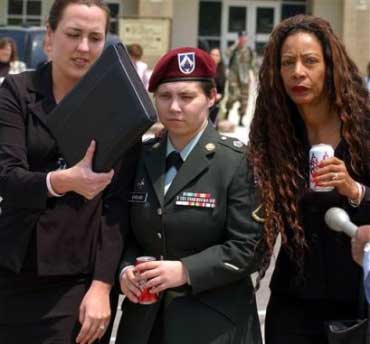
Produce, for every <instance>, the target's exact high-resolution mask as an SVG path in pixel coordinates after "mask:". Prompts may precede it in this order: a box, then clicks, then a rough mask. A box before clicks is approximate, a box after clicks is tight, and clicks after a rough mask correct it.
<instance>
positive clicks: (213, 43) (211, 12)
mask: <svg viewBox="0 0 370 344" xmlns="http://www.w3.org/2000/svg"><path fill="white" fill-rule="evenodd" d="M221 15H222V2H220V1H212V0H211V1H200V3H199V22H198V47H199V48H202V49H204V50H209V49H211V48H213V47H219V46H220V36H221Z"/></svg>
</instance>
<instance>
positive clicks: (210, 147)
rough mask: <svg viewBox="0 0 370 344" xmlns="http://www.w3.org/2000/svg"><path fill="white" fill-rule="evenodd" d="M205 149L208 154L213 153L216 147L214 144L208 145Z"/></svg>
mask: <svg viewBox="0 0 370 344" xmlns="http://www.w3.org/2000/svg"><path fill="white" fill-rule="evenodd" d="M205 148H206V150H207V151H208V152H212V151H214V150H215V149H216V146H215V145H214V144H213V143H207V144H206V145H205Z"/></svg>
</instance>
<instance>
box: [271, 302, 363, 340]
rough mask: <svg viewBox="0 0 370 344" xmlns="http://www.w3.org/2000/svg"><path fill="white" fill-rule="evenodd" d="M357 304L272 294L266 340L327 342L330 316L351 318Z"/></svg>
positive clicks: (355, 312)
mask: <svg viewBox="0 0 370 344" xmlns="http://www.w3.org/2000/svg"><path fill="white" fill-rule="evenodd" d="M356 314H357V305H353V304H348V303H345V302H335V301H321V300H300V299H295V298H292V297H289V296H282V295H271V297H270V301H269V304H268V307H267V312H266V320H265V341H266V344H328V340H327V336H326V324H327V322H328V321H330V320H345V319H354V318H356Z"/></svg>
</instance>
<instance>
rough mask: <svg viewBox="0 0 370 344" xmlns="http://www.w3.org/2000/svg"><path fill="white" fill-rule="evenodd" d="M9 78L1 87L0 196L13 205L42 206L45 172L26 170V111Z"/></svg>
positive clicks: (37, 207)
mask: <svg viewBox="0 0 370 344" xmlns="http://www.w3.org/2000/svg"><path fill="white" fill-rule="evenodd" d="M11 80H12V79H11V77H10V78H9V77H8V78H6V79H5V81H4V83H3V84H2V86H1V87H0V195H1V196H2V197H3V199H4V203H6V204H7V205H9V206H11V207H14V208H29V209H44V208H46V201H47V198H48V193H47V187H46V173H43V172H32V171H29V164H28V160H27V155H28V152H27V145H26V135H27V133H26V126H25V118H26V114H24V113H23V111H24V110H22V106H21V100H20V99H21V95H20V94H19V92H18V91H17V89H16V87H15V86H13V83H12V82H11Z"/></svg>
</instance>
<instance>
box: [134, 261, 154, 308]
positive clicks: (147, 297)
mask: <svg viewBox="0 0 370 344" xmlns="http://www.w3.org/2000/svg"><path fill="white" fill-rule="evenodd" d="M155 260H157V259H156V258H155V257H151V256H142V257H137V258H136V262H135V266H137V265H139V264H142V263H146V262H151V261H155ZM145 283H146V281H141V283H140V284H141V285H144V284H145ZM141 289H142V291H141V294H140V296H139V303H140V304H142V305H150V304H152V303H155V302H157V301H158V294H153V293H151V292H150V291H149V288H141Z"/></svg>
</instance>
